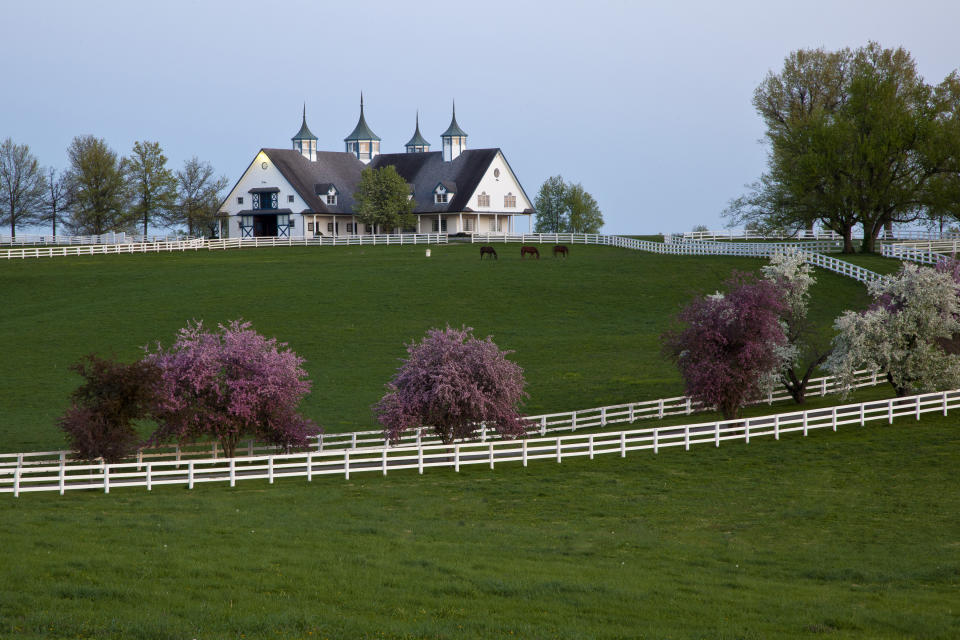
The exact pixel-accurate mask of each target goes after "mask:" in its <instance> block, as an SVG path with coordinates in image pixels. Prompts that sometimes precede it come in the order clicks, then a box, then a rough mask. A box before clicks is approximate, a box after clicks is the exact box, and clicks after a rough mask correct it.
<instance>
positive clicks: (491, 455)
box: [490, 442, 493, 469]
mask: <svg viewBox="0 0 960 640" xmlns="http://www.w3.org/2000/svg"><path fill="white" fill-rule="evenodd" d="M490 468H491V469H493V443H492V442H491V443H490Z"/></svg>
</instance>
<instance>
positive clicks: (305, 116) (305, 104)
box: [303, 102, 307, 124]
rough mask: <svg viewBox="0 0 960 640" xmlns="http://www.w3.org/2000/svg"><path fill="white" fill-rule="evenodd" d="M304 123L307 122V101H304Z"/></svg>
mask: <svg viewBox="0 0 960 640" xmlns="http://www.w3.org/2000/svg"><path fill="white" fill-rule="evenodd" d="M303 123H304V124H306V123H307V103H306V102H304V103H303Z"/></svg>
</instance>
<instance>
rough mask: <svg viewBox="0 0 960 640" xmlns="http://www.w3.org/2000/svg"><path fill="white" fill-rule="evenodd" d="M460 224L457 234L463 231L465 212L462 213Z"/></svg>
mask: <svg viewBox="0 0 960 640" xmlns="http://www.w3.org/2000/svg"><path fill="white" fill-rule="evenodd" d="M458 224H459V225H460V226H459V227H458V228H457V233H459V232H461V231H463V212H462V211H461V212H460V222H459V223H458Z"/></svg>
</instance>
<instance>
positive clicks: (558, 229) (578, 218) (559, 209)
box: [534, 176, 603, 233]
mask: <svg viewBox="0 0 960 640" xmlns="http://www.w3.org/2000/svg"><path fill="white" fill-rule="evenodd" d="M534 208H535V209H536V212H537V222H536V226H535V227H534V230H535V231H536V232H537V233H599V232H600V227H602V226H603V214H602V213H601V212H600V206H599V205H598V204H597V201H596V200H595V199H594V197H593V196H592V195H590V194H589V193H588V192H587V191H586V190H585V189H584V188H583V185H582V184H580V183H579V182H578V183H575V184H574V183H567V182H565V181H564V179H563V176H551V177H550V178H547V179H546V180H545V181H544V183H543V184H542V185H540V191H539V192H538V193H537V197H536V199H535V200H534Z"/></svg>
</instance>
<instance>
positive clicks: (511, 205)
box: [503, 193, 517, 209]
mask: <svg viewBox="0 0 960 640" xmlns="http://www.w3.org/2000/svg"><path fill="white" fill-rule="evenodd" d="M503 206H504V208H506V209H515V208H516V206H517V196H515V195H513V194H512V193H508V194H507V195H505V196H503Z"/></svg>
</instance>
